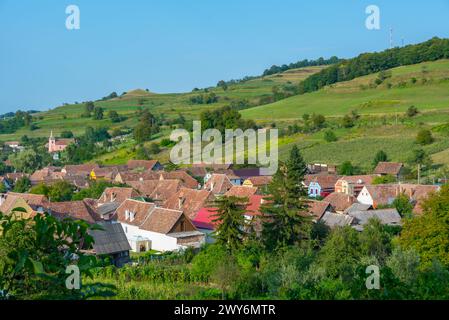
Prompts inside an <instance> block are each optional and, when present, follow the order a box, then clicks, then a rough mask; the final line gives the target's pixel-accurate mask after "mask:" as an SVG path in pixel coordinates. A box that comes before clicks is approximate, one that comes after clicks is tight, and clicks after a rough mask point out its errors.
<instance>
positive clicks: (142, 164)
mask: <svg viewBox="0 0 449 320" xmlns="http://www.w3.org/2000/svg"><path fill="white" fill-rule="evenodd" d="M158 163H159V161H157V160H129V161H128V163H127V166H128V168H129V169H131V170H133V169H137V168H144V169H147V170H152V169H153V168H154V166H156V164H158Z"/></svg>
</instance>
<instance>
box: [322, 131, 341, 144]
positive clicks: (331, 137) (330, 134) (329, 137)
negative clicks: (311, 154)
mask: <svg viewBox="0 0 449 320" xmlns="http://www.w3.org/2000/svg"><path fill="white" fill-rule="evenodd" d="M324 140H326V142H335V141H337V140H338V138H337V136H336V135H335V132H334V131H332V130H326V131H325V132H324Z"/></svg>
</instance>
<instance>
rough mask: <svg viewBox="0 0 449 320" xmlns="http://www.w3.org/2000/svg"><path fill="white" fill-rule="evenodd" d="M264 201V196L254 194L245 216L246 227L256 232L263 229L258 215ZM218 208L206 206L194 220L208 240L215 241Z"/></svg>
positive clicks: (208, 241) (209, 241)
mask: <svg viewBox="0 0 449 320" xmlns="http://www.w3.org/2000/svg"><path fill="white" fill-rule="evenodd" d="M263 203H264V196H261V195H253V196H251V197H250V198H249V200H248V203H247V206H246V209H245V213H244V218H245V221H246V228H248V229H252V230H254V231H255V232H260V231H261V230H262V228H261V223H260V220H258V219H257V217H260V216H261V215H262V213H261V211H260V207H261V205H262V204H263ZM217 210H218V209H217V208H212V207H204V208H201V210H200V211H199V212H198V214H197V215H196V216H195V218H194V219H193V220H192V223H193V225H194V226H195V227H196V228H197V229H198V230H199V231H201V232H203V233H204V234H205V235H206V242H207V243H213V242H214V238H213V232H214V231H215V230H216V228H217V224H218V222H217V221H215V220H216V219H217V217H216V215H217Z"/></svg>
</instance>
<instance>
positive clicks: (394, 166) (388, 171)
mask: <svg viewBox="0 0 449 320" xmlns="http://www.w3.org/2000/svg"><path fill="white" fill-rule="evenodd" d="M403 170H404V164H402V163H399V162H379V163H378V164H377V166H376V169H374V173H375V174H377V175H381V176H388V175H389V176H393V177H395V178H396V179H398V180H399V179H400V178H401V175H402V173H403Z"/></svg>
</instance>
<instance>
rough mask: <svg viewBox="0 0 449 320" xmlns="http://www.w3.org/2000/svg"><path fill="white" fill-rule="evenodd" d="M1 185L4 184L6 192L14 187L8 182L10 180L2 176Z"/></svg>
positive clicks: (0, 178) (0, 177)
mask: <svg viewBox="0 0 449 320" xmlns="http://www.w3.org/2000/svg"><path fill="white" fill-rule="evenodd" d="M0 184H2V185H3V186H4V188H5V189H6V190H10V189H11V188H12V186H11V185H10V184H9V182H8V179H6V178H5V177H2V176H0Z"/></svg>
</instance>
